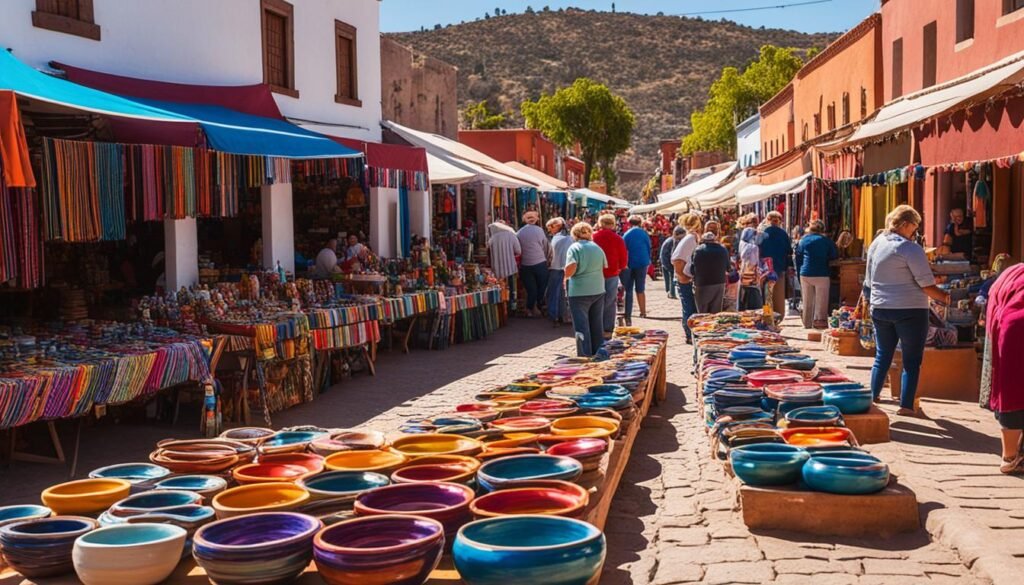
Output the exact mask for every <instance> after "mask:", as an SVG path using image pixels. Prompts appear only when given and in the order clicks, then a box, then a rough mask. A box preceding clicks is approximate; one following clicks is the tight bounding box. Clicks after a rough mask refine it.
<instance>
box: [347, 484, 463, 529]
mask: <svg viewBox="0 0 1024 585" xmlns="http://www.w3.org/2000/svg"><path fill="white" fill-rule="evenodd" d="M474 495H475V494H474V493H473V490H472V489H471V488H469V487H467V486H464V485H461V484H457V483H445V482H423V483H400V484H394V485H390V486H388V487H382V488H377V489H375V490H370V491H368V492H364V493H362V494H359V496H358V497H357V498H356V503H355V512H356V516H381V515H385V514H403V515H416V516H423V517H425V518H432V519H434V520H437V521H438V522H440V523H441V524H443V525H444V530H445V534H448V535H451V536H454V535H455V531H456V530H458V529H459V527H460V526H462V525H463V524H465V523H466V522H467V521H468V520H469V519H470V512H469V503H470V502H471V501H473V497H474Z"/></svg>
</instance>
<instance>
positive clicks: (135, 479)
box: [89, 463, 171, 491]
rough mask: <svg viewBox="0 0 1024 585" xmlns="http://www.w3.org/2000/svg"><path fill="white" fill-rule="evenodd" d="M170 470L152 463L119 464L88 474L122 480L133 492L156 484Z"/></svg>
mask: <svg viewBox="0 0 1024 585" xmlns="http://www.w3.org/2000/svg"><path fill="white" fill-rule="evenodd" d="M170 473H171V470H170V469H167V468H166V467H161V466H159V465H153V464H152V463H119V464H117V465H108V466H106V467H101V468H99V469H94V470H92V471H90V472H89V477H91V478H94V479H96V478H112V479H123V480H125V481H127V482H128V483H130V484H132V489H133V490H138V491H142V490H146V489H149V488H150V487H151V486H153V485H155V484H156V482H158V481H160V480H161V479H163V478H165V477H167V476H168V475H170Z"/></svg>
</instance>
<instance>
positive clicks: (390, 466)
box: [324, 450, 409, 475]
mask: <svg viewBox="0 0 1024 585" xmlns="http://www.w3.org/2000/svg"><path fill="white" fill-rule="evenodd" d="M408 462H409V458H408V457H406V456H405V455H404V454H402V453H395V452H393V451H379V450H371V451H341V452H338V453H335V454H334V455H330V456H328V457H327V459H325V460H324V466H326V467H327V469H330V470H331V471H376V472H377V473H383V474H385V475H388V474H390V473H391V472H392V471H394V470H396V469H398V468H399V467H401V466H403V465H405V464H406V463H408Z"/></svg>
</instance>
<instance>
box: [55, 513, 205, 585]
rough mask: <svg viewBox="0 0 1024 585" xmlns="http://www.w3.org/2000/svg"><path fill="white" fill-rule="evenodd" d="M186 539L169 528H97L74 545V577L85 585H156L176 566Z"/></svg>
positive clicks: (179, 530)
mask: <svg viewBox="0 0 1024 585" xmlns="http://www.w3.org/2000/svg"><path fill="white" fill-rule="evenodd" d="M186 536H187V534H186V531H185V529H184V528H181V527H180V526H171V525H169V524H151V523H146V524H127V525H122V526H108V527H106V528H100V529H99V530H94V531H92V532H89V533H87V534H84V535H82V536H81V537H79V538H78V539H77V540H76V541H75V544H74V548H73V550H72V555H71V556H72V561H73V564H74V568H75V573H77V574H78V578H79V579H80V580H81V581H82V583H84V584H85V585H156V584H157V583H160V582H161V581H163V580H164V579H166V578H167V577H169V576H170V575H171V573H173V572H174V568H175V567H177V566H178V562H179V561H180V560H181V556H182V553H183V552H184V550H185V541H186Z"/></svg>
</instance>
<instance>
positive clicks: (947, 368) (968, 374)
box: [889, 345, 981, 402]
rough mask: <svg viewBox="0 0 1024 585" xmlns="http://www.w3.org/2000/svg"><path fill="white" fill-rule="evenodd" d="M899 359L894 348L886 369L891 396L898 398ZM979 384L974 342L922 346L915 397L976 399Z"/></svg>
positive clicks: (899, 386) (899, 387) (901, 384)
mask: <svg viewBox="0 0 1024 585" xmlns="http://www.w3.org/2000/svg"><path fill="white" fill-rule="evenodd" d="M902 374H903V360H902V356H901V353H900V352H899V351H897V352H896V357H895V358H894V359H893V360H892V367H891V368H890V369H889V388H890V390H891V391H892V397H893V398H896V399H899V397H900V390H901V389H902V386H903V381H902V379H901V376H902ZM980 388H981V368H980V364H979V363H978V352H977V350H975V349H974V346H973V345H972V346H964V347H951V348H942V349H940V348H937V347H928V348H925V350H924V361H922V362H921V376H920V378H919V379H918V382H917V396H918V397H919V398H943V399H946V400H963V401H965V402H977V401H978V392H979V390H980Z"/></svg>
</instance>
